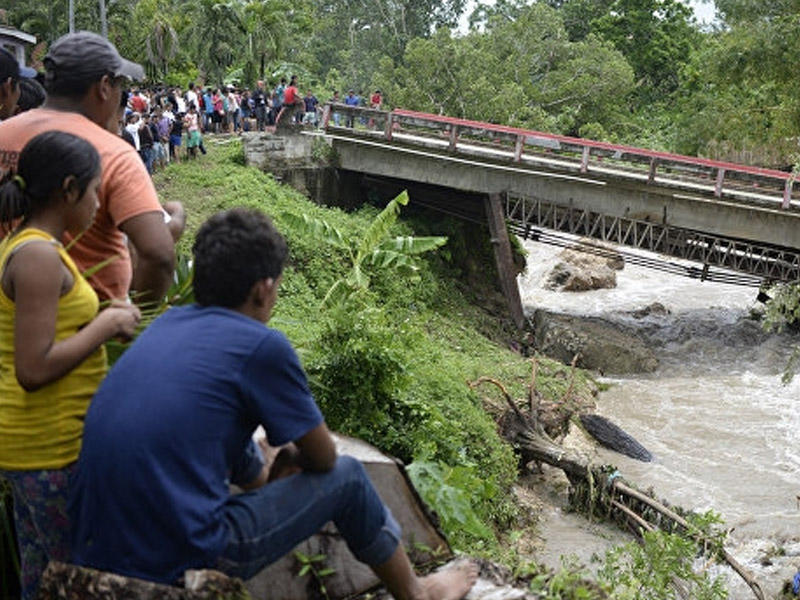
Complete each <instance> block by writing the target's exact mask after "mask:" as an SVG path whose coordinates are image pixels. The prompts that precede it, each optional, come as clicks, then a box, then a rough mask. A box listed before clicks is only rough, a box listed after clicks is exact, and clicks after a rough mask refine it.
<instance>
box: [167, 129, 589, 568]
mask: <svg viewBox="0 0 800 600" xmlns="http://www.w3.org/2000/svg"><path fill="white" fill-rule="evenodd" d="M206 143H207V147H208V149H209V153H208V155H207V156H201V157H199V158H198V159H196V160H192V161H185V162H183V163H181V164H173V165H170V166H169V167H168V168H167V169H166V170H164V171H162V172H159V173H157V174H156V176H155V178H154V179H155V183H156V187H157V189H158V192H159V195H160V197H161V199H162V200H163V201H167V200H179V201H181V202H183V204H184V206H185V207H186V210H187V228H186V232H185V234H184V236H183V239H182V240H181V241H180V243H179V251H181V252H185V253H186V252H189V251H190V248H191V243H192V240H193V238H194V235H195V233H196V231H197V229H198V228H199V227H200V225H201V224H202V223H203V222H204V221H205V220H206V219H207V218H208V217H209V216H211V215H212V214H214V213H215V212H217V211H219V210H223V209H227V208H231V207H234V206H245V207H253V208H259V209H261V210H263V211H264V212H266V213H267V214H269V215H270V216H271V217H272V218H273V221H274V222H275V224H276V226H277V227H278V229H279V230H280V231H281V232H282V233H283V234H284V236H285V237H286V239H287V243H288V245H289V248H290V263H289V265H288V266H287V268H286V271H285V273H284V278H283V283H282V286H281V290H280V299H279V301H278V304H277V306H276V309H275V313H274V317H273V321H272V322H271V325H272V326H274V327H277V328H279V329H281V330H283V331H284V332H285V333H286V334H287V336H288V337H289V338H290V339H291V340H292V342H293V344H295V346H296V347H297V348H298V349H299V351H300V355H301V359H302V360H303V362H304V365H305V367H306V369H307V370H308V371H309V374H310V376H311V380H312V386H313V387H314V391H315V395H316V396H317V399H318V401H319V402H320V405H321V406H322V408H323V411H324V412H325V414H326V418H327V419H328V421H329V423H330V424H331V425H332V426H334V427H337V426H338V428H339V429H340V430H342V432H343V433H350V434H358V435H360V436H361V437H363V438H365V439H366V440H367V441H369V442H371V443H373V444H375V445H376V446H378V447H379V448H381V449H382V450H384V451H387V452H390V453H394V454H395V455H397V456H399V457H400V458H401V459H403V460H404V461H405V462H407V463H410V462H413V461H420V464H422V462H424V463H425V464H428V465H438V466H435V467H431V468H432V469H434V470H435V471H436V472H437V473H439V472H441V473H446V477H447V480H448V485H450V486H452V487H453V488H457V489H460V490H461V491H462V492H463V494H455V495H453V494H442V493H437V492H441V490H435V489H430V490H426V489H423V490H421V492H422V493H423V497H425V498H426V499H428V500H429V501H432V502H433V504H434V508H435V509H436V510H437V511H438V512H440V513H441V514H443V515H445V516H448V515H450V516H458V515H459V514H461V513H460V512H459V511H461V509H469V510H472V511H473V512H474V515H476V517H477V519H478V520H479V521H480V522H481V523H482V524H483V525H485V527H472V528H468V527H459V526H458V523H459V521H458V519H457V518H456V519H449V520H448V519H447V518H445V519H444V521H445V522H446V523H449V524H450V526H449V531H447V533H448V534H449V535H450V538H451V541H452V542H453V543H454V545H455V546H456V547H458V548H460V549H462V550H466V551H470V552H473V553H474V552H478V553H488V554H489V555H493V554H496V553H497V552H499V551H500V549H499V543H498V541H497V540H498V538H497V537H496V534H498V533H502V532H503V531H506V530H508V529H509V528H510V527H511V526H512V525H513V523H514V518H515V508H514V506H513V503H512V500H511V495H510V488H511V485H512V483H513V482H514V481H515V479H516V474H517V460H516V458H515V456H514V454H513V452H512V450H511V448H510V447H509V446H508V444H506V443H505V442H504V441H503V440H501V439H500V437H499V436H498V434H497V430H496V426H495V423H494V420H493V418H492V417H491V416H490V413H489V412H487V410H486V408H487V407H490V406H492V405H497V406H499V405H500V403H501V400H500V398H499V397H498V396H497V391H496V390H494V389H492V388H491V387H490V386H484V387H482V388H481V389H480V390H478V391H477V392H476V391H473V390H471V389H470V388H469V387H468V385H467V383H468V382H469V381H473V380H475V379H477V378H478V377H481V376H490V377H494V378H497V379H499V380H501V381H502V382H503V383H504V384H505V385H506V386H507V388H508V390H509V392H510V393H511V394H512V396H514V397H517V398H522V397H525V396H526V390H527V385H528V384H529V380H530V372H531V365H530V362H529V360H527V359H526V358H524V357H523V356H521V355H520V354H519V353H517V352H514V351H513V350H511V349H510V347H509V342H511V341H512V330H511V329H510V328H509V324H508V320H507V319H503V318H500V317H498V315H497V314H494V313H492V312H491V311H487V310H486V309H485V308H483V307H481V306H480V305H477V304H475V302H474V300H475V297H476V294H475V293H474V289H473V288H474V286H471V287H467V286H464V285H463V284H461V283H459V281H458V279H457V278H456V276H457V275H458V273H459V266H458V265H457V264H456V262H457V259H455V258H453V254H454V252H453V250H452V248H456V247H458V246H459V242H462V243H461V244H460V245H461V246H464V245H465V244H463V240H460V239H458V236H459V235H460V233H459V230H458V226H457V225H454V224H453V223H448V221H447V220H442V221H441V222H440V223H439V222H437V226H438V225H441V227H442V228H443V229H442V230H440V231H431V230H430V228H431V225H430V221H428V222H427V223H425V224H424V225H423V224H421V223H422V221H419V220H418V221H417V222H415V221H414V219H411V220H409V219H405V220H404V219H403V217H402V216H401V221H400V222H399V223H398V224H397V225H396V229H397V233H396V234H397V235H413V234H415V232H417V231H419V230H424V231H422V233H418V234H419V235H449V236H450V237H451V243H449V244H448V245H447V246H445V247H444V248H443V249H442V250H444V251H443V252H442V251H440V252H437V253H435V254H433V255H431V256H430V257H426V258H424V259H422V260H420V261H419V267H420V269H419V271H418V274H419V277H418V278H417V280H416V281H410V280H404V279H401V278H398V277H397V276H396V274H394V273H391V272H387V273H385V272H381V271H377V272H373V273H370V277H371V284H370V292H369V294H367V296H366V297H365V299H364V305H363V307H362V309H363V310H362V311H361V313H360V314H359V315H355V316H354V315H345V316H341V315H340V316H339V317H335V318H334V317H332V316H331V315H330V314H325V313H323V312H320V311H319V309H318V307H319V305H320V301H321V300H322V298H323V297H324V295H325V293H326V292H327V290H328V289H329V288H330V286H331V285H332V284H333V282H334V281H335V280H336V279H337V278H339V277H341V276H342V274H343V273H345V272H346V269H347V261H346V260H345V258H346V257H345V256H344V254H343V253H342V252H341V251H339V250H336V249H334V248H332V247H329V246H326V245H324V244H322V243H321V242H320V241H319V240H318V239H315V238H314V237H313V236H310V235H308V233H307V232H304V231H302V230H300V229H297V228H296V227H294V228H293V227H292V226H291V224H290V220H289V219H287V218H286V215H287V214H295V215H299V214H307V215H309V216H312V217H315V218H318V219H323V220H325V221H327V222H328V223H330V224H331V225H333V226H335V227H337V228H338V229H340V230H341V231H343V232H346V233H347V234H348V235H350V236H354V237H355V238H357V237H358V236H359V234H360V233H361V232H363V231H364V230H366V228H367V226H368V225H369V223H370V222H371V220H372V219H373V218H374V217H375V215H376V214H377V212H378V208H376V207H373V206H364V207H362V208H360V209H359V210H357V211H354V212H350V213H348V212H345V211H343V210H340V209H337V208H329V207H323V206H319V205H316V204H314V203H312V202H311V201H310V200H308V199H307V198H305V197H304V196H303V195H302V194H300V193H299V192H297V191H295V190H293V189H291V188H289V187H288V186H285V185H282V184H280V183H279V182H277V181H275V179H274V178H272V177H271V176H270V175H269V174H267V173H263V172H260V171H258V170H256V169H254V168H249V167H246V166H244V164H243V163H244V161H243V156H242V149H241V147H240V145H239V143H238V141H235V140H234V141H226V142H225V143H217V140H215V139H214V138H209V139H208V140H207V141H206ZM413 203H414V199H413V197H412V198H411V204H412V205H413ZM434 221H435V220H434ZM466 246H467V247H469V244H466ZM448 248H450V250H448ZM489 263H491V260H489ZM487 277H488V279H487V281H486V282H485V283H486V285H485V290H484V292H486V290H490V289H491V288H492V287H493V283H492V280H491V278H492V277H493V271H489V275H487ZM482 293H483V292H482ZM486 293H491V292H486ZM477 295H478V296H480V295H481V294H477ZM348 360H349V361H350V362H349V363H348V362H347V361H348ZM337 361H339V362H337ZM342 364H348V365H349V366H348V367H347V368H348V369H350V372H347V373H344V374H342V373H341V371H342V368H343V367H342V366H341V365H342ZM337 370H338V372H337ZM568 373H569V370H568V367H565V366H563V365H560V364H559V363H555V362H552V361H549V360H547V359H540V369H539V375H538V377H537V388H538V389H539V390H540V391H542V392H543V393H544V394H545V396H546V397H548V399H560V398H561V397H562V396H563V395H564V393H565V391H566V389H567V387H568V385H569V375H568ZM315 384H316V385H315ZM335 386H339V387H338V388H336V387H335ZM378 387H380V388H381V389H380V390H378V389H373V388H378ZM592 390H593V383H592V382H591V380H590V379H589V378H588V377H587V376H586V375H585V374H583V373H582V372H578V373H577V376H576V385H575V393H576V394H580V395H583V396H586V395H588V394H591V393H592ZM367 398H369V402H371V403H372V404H369V403H368V402H367ZM359 402H360V403H362V404H363V406H361V407H357V406H356V405H357V404H358V403H359ZM348 403H352V406H350V404H348ZM371 409H374V410H372V412H369V414H370V415H371V417H370V419H371V420H370V419H365V418H363V416H364V412H363V411H364V410H371ZM348 411H349V412H348ZM359 411H361V412H359ZM429 471H430V470H429ZM453 498H456V499H455V500H454V499H453ZM465 498H466V500H465ZM448 502H451V503H453V505H452V506H448V505H447V503H448ZM463 502H468V503H469V506H467V507H464V506H460V505H459V503H463ZM487 531H488V532H489V533H488V534H487Z"/></svg>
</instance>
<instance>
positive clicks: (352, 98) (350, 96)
mask: <svg viewBox="0 0 800 600" xmlns="http://www.w3.org/2000/svg"><path fill="white" fill-rule="evenodd" d="M360 101H361V99H360V98H359V97H358V96H356V93H355V91H354V90H350V91H348V92H347V96H346V97H345V99H344V103H345V104H346V105H347V106H353V107H356V106H358V104H359V102H360ZM355 122H356V116H355V114H354V113H352V112H351V113H348V114H347V118H346V120H345V126H346V127H349V128H350V129H352V128H353V125H355Z"/></svg>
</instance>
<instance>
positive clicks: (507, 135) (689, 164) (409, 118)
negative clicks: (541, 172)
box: [323, 104, 796, 209]
mask: <svg viewBox="0 0 800 600" xmlns="http://www.w3.org/2000/svg"><path fill="white" fill-rule="evenodd" d="M334 115H336V117H334ZM343 122H344V123H343ZM337 123H338V125H337ZM347 125H352V126H353V127H354V128H355V132H365V133H368V134H369V135H373V136H374V135H380V136H381V137H383V138H384V139H387V140H393V139H395V138H397V141H404V142H410V143H413V139H412V138H413V137H418V136H421V137H423V138H425V137H427V138H429V139H430V141H432V142H433V143H435V144H437V145H438V146H440V147H446V148H447V149H448V150H450V151H452V152H467V153H472V154H475V153H480V150H481V149H485V150H493V151H495V153H496V152H498V151H500V152H501V153H503V154H502V156H505V157H507V158H508V159H511V161H512V162H517V163H519V162H530V161H533V162H535V161H536V160H537V159H539V160H549V161H553V160H556V161H557V163H558V166H559V167H561V168H565V169H568V170H577V171H579V172H580V173H590V172H596V173H603V172H605V173H607V174H616V175H622V176H625V175H628V176H631V177H635V178H637V179H639V180H643V181H646V182H647V183H667V184H670V183H672V184H683V185H689V186H694V187H697V186H701V187H702V188H703V189H706V188H709V187H711V189H713V193H714V195H715V196H716V197H722V196H724V195H743V194H744V195H746V196H750V197H752V198H753V199H754V200H755V201H759V200H767V201H772V202H774V201H776V200H777V201H778V202H779V206H780V207H781V208H782V209H789V208H790V206H791V202H792V200H793V198H792V193H793V186H794V181H795V178H796V174H794V173H787V172H784V171H778V170H775V169H764V168H760V167H751V166H747V165H739V164H736V163H729V162H723V161H717V160H710V159H705V158H697V157H692V156H683V155H680V154H670V153H668V152H659V151H656V150H647V149H644V148H636V147H633V146H626V145H622V144H611V143H608V142H598V141H594V140H588V139H583V138H575V137H570V136H564V135H557V134H552V133H545V132H541V131H532V130H527V129H520V128H517V127H509V126H506V125H495V124H492V123H483V122H480V121H470V120H467V119H457V118H454V117H448V116H443V115H433V114H428V113H422V112H417V111H411V110H404V109H395V110H393V111H391V112H387V111H380V110H375V109H369V108H362V107H354V106H348V105H344V104H328V105H326V106H325V109H324V113H323V128H324V129H325V130H327V131H332V130H337V129H338V130H346V129H348V127H346V126H347ZM772 202H770V204H772Z"/></svg>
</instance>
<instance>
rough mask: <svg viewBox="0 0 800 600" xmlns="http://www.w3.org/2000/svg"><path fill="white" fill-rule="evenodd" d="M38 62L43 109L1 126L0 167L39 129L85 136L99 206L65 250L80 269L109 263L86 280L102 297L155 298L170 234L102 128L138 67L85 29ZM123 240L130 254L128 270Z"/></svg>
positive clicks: (123, 147)
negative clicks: (97, 171) (93, 157)
mask: <svg viewBox="0 0 800 600" xmlns="http://www.w3.org/2000/svg"><path fill="white" fill-rule="evenodd" d="M44 65H45V69H46V76H45V87H46V88H47V92H48V98H47V101H46V103H45V104H44V106H43V107H42V108H38V109H35V110H30V111H27V112H25V113H22V114H20V115H18V116H16V117H14V118H11V119H8V120H6V121H3V122H2V123H0V169H2V170H7V169H16V163H17V158H18V156H19V153H20V151H21V150H22V148H23V147H24V146H25V144H26V143H27V142H28V141H29V140H30V139H31V138H33V137H34V136H35V135H37V134H39V133H42V132H43V131H50V130H58V131H66V132H68V133H72V134H75V135H78V136H80V137H83V138H84V139H86V140H88V141H89V142H90V143H91V144H92V145H93V146H94V147H95V148H96V149H97V151H98V152H99V153H100V158H101V162H102V168H103V176H102V181H101V185H100V190H99V194H98V196H99V199H100V208H99V209H98V211H97V216H96V217H95V220H94V223H93V224H92V226H91V227H90V228H89V229H88V230H86V232H85V233H84V234H83V235H82V236H81V237H80V238H79V239H78V240H77V242H75V244H74V245H73V246H72V247H71V249H70V255H71V256H72V258H73V259H74V260H75V262H76V263H77V265H78V267H79V268H80V269H81V270H82V271H85V270H86V269H89V268H91V267H93V266H95V265H98V264H100V263H102V262H104V261H108V260H111V262H110V263H109V264H107V265H106V266H104V267H103V268H101V269H100V270H99V271H97V273H95V274H94V275H93V276H92V277H91V278H90V279H89V282H90V283H91V284H92V287H93V288H94V289H95V291H96V292H97V294H98V296H100V298H101V300H106V299H110V298H116V299H124V298H126V297H128V294H129V292H130V291H131V290H135V291H136V292H138V294H137V295H136V297H135V299H136V300H137V301H140V300H159V299H161V298H162V297H163V296H164V294H165V293H166V290H167V288H168V287H169V285H170V283H171V281H172V273H173V270H174V265H175V251H174V244H173V240H172V236H171V235H170V232H169V229H168V228H167V225H166V223H165V222H164V212H163V210H162V208H161V204H160V203H159V201H158V196H157V195H156V191H155V188H154V187H153V183H152V181H151V179H150V176H149V175H148V174H147V170H146V168H145V166H144V163H143V162H142V160H141V158H140V157H139V155H138V154H137V152H136V150H135V149H134V148H133V147H131V146H130V145H129V144H127V143H126V142H125V141H123V140H122V138H120V137H118V136H116V135H114V134H112V133H109V132H108V131H106V129H105V126H106V124H107V123H108V122H109V121H110V120H111V119H115V118H116V114H117V109H118V107H119V105H120V99H121V95H122V86H123V82H124V81H125V80H131V79H133V80H140V79H143V78H144V70H143V69H142V67H141V66H140V65H138V64H136V63H132V62H129V61H127V60H125V59H123V58H122V57H121V56H120V55H119V53H118V52H117V49H116V48H115V47H114V46H113V45H112V44H111V43H110V42H109V41H108V40H106V39H105V38H103V37H101V36H99V35H97V34H94V33H90V32H79V33H74V34H68V35H65V36H63V37H61V38H59V39H58V40H56V42H55V43H54V44H53V45H52V46H51V48H50V52H48V54H47V56H46V57H45V59H44ZM4 233H5V232H4ZM128 242H129V243H130V244H131V246H132V247H133V248H134V249H135V251H136V255H137V262H136V271H135V272H133V267H132V264H131V259H130V254H129V252H128V247H127V243H128Z"/></svg>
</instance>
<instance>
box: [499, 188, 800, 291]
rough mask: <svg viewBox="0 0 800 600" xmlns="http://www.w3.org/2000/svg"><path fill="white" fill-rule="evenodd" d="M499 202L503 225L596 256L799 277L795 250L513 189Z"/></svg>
mask: <svg viewBox="0 0 800 600" xmlns="http://www.w3.org/2000/svg"><path fill="white" fill-rule="evenodd" d="M504 204H505V212H506V220H507V222H508V225H509V228H510V229H511V230H512V231H513V232H514V233H516V234H517V235H519V236H521V237H524V238H526V239H533V240H536V241H540V242H544V243H548V244H553V245H557V246H565V247H566V246H569V247H575V248H576V249H578V250H582V251H585V252H591V253H593V254H599V255H601V256H613V255H614V254H615V253H620V254H622V255H623V257H624V259H625V261H626V262H629V263H632V264H639V265H642V266H646V267H650V268H654V269H659V270H662V271H668V272H672V273H675V274H679V275H684V276H689V277H693V278H697V279H701V280H707V281H720V282H725V283H732V284H738V285H748V286H754V287H758V286H760V285H761V284H763V283H766V282H772V281H783V282H795V281H798V280H800V251H797V250H793V249H790V248H781V247H776V246H767V245H760V244H754V243H752V242H748V241H745V240H739V239H732V238H724V237H716V236H713V235H708V234H705V233H701V232H699V231H693V230H690V229H682V228H678V227H673V226H670V225H666V224H662V223H653V222H650V221H638V220H635V219H629V218H627V217H613V216H609V215H604V214H600V213H596V212H592V211H589V210H582V209H578V208H574V207H571V206H564V205H560V204H554V203H552V202H549V201H547V200H543V199H541V198H536V197H532V196H522V195H519V194H513V193H509V194H506V195H505V202H504ZM554 232H563V233H569V234H573V235H577V236H581V237H588V238H593V239H596V240H600V241H604V242H609V243H611V244H614V245H620V246H631V247H634V248H640V249H642V250H649V251H651V252H656V253H659V254H664V255H667V256H672V257H676V258H682V259H686V260H689V261H693V262H697V263H701V264H702V267H687V266H685V265H681V264H677V263H673V262H670V261H667V260H664V259H663V258H653V257H647V256H642V255H640V254H636V253H631V252H625V251H619V250H617V251H614V250H611V249H608V248H603V247H602V246H597V245H593V244H592V243H591V242H576V241H575V240H574V239H570V238H568V237H566V236H563V235H559V234H558V233H554ZM712 267H719V268H722V269H726V270H727V271H719V270H715V269H712ZM731 271H734V272H731Z"/></svg>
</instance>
